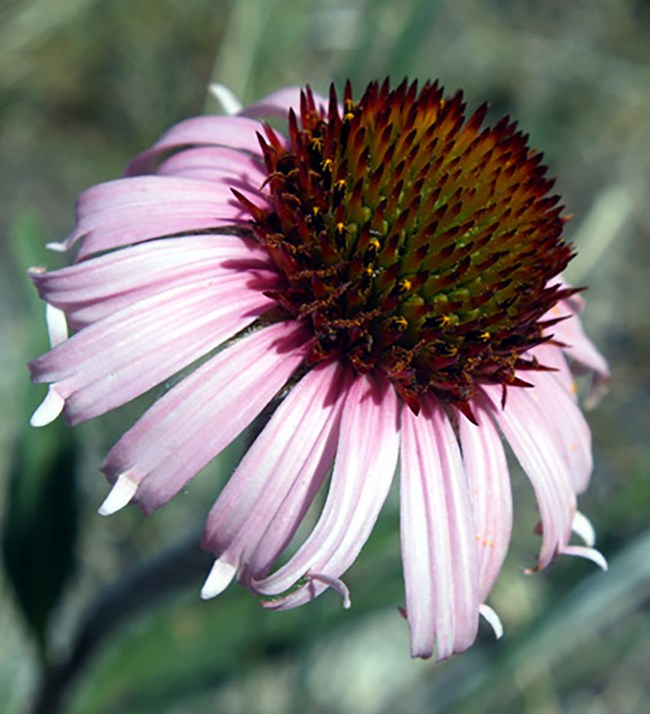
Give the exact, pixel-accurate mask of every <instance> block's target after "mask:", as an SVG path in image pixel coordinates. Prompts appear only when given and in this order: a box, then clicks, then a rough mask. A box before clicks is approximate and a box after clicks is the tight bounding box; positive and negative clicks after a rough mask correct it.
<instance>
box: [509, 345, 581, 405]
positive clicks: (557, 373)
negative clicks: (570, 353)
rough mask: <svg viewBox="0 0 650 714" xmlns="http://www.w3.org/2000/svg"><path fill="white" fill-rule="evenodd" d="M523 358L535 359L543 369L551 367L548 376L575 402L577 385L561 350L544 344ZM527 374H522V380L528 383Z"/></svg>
mask: <svg viewBox="0 0 650 714" xmlns="http://www.w3.org/2000/svg"><path fill="white" fill-rule="evenodd" d="M524 356H525V357H535V358H536V359H537V360H538V362H539V363H540V364H541V365H543V366H544V367H551V368H552V369H553V370H554V371H552V372H550V374H552V375H553V377H554V378H555V379H556V380H557V381H558V382H559V383H560V384H561V385H562V388H563V389H564V390H565V391H566V392H567V394H569V395H571V398H572V399H573V401H577V398H578V394H577V392H578V390H577V385H576V383H575V380H574V378H573V373H572V372H571V369H570V368H569V365H568V363H567V359H566V357H565V356H564V352H563V350H562V349H560V348H559V347H557V346H556V345H553V344H550V343H548V342H545V343H543V344H541V345H538V346H537V347H535V348H534V349H532V350H530V351H529V352H527V353H526V354H525V355H524ZM529 374H530V372H526V373H525V374H522V378H523V379H524V380H526V381H529V380H528V375H529Z"/></svg>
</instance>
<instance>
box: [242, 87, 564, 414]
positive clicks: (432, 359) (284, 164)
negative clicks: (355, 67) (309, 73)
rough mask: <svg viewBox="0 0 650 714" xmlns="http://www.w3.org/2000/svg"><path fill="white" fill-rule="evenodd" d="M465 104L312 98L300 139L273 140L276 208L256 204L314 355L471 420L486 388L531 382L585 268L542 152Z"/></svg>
mask: <svg viewBox="0 0 650 714" xmlns="http://www.w3.org/2000/svg"><path fill="white" fill-rule="evenodd" d="M464 110H465V105H464V103H463V98H462V93H461V92H458V93H457V94H455V95H454V96H453V97H450V98H443V90H442V88H441V87H439V85H438V84H437V83H434V84H429V83H427V84H425V85H424V87H423V88H422V89H421V90H420V91H419V92H418V90H417V84H416V83H415V82H414V83H413V84H411V85H410V86H409V85H408V84H407V83H406V81H404V82H403V83H402V84H401V85H400V86H399V87H397V89H393V90H391V89H390V86H389V83H388V81H385V82H384V83H383V84H382V85H381V86H379V84H378V83H372V84H370V85H369V86H368V88H367V89H366V91H365V93H364V95H363V97H362V98H361V100H360V101H358V102H354V101H353V99H352V92H351V88H350V85H349V83H348V84H347V86H346V88H345V94H344V101H343V106H342V107H340V106H339V103H338V101H337V97H336V93H335V90H334V88H332V89H331V90H330V101H329V107H327V108H324V107H319V106H316V105H315V102H314V98H313V95H312V93H311V91H310V90H309V88H307V89H306V90H305V91H304V92H303V94H302V102H301V109H300V116H299V117H297V116H296V115H295V114H294V113H293V112H292V113H291V114H290V117H289V128H288V141H287V142H284V141H283V140H281V139H280V138H279V137H278V136H277V135H276V134H275V132H274V131H273V130H272V129H271V128H267V129H266V137H260V142H261V145H262V149H263V153H264V157H265V161H266V166H267V169H268V179H267V181H268V184H269V188H270V191H271V197H272V199H271V208H270V209H269V210H266V211H264V210H260V209H258V208H256V207H254V206H252V205H251V204H249V203H248V202H246V201H245V199H243V197H241V196H240V200H242V203H244V205H245V206H246V207H247V208H248V209H249V210H250V212H251V214H252V217H253V229H254V232H255V234H256V236H257V237H258V239H259V241H260V242H261V243H262V244H263V245H264V246H265V247H266V248H267V249H268V251H269V253H270V254H271V256H272V258H273V260H274V262H275V264H276V266H277V267H278V269H279V271H280V272H281V274H283V275H284V276H285V277H286V284H285V286H284V287H283V288H282V289H281V290H278V291H276V292H274V293H273V297H274V298H275V299H276V300H277V301H278V302H279V303H280V304H281V305H282V306H283V307H284V308H285V309H286V310H287V311H288V312H289V313H290V314H291V315H292V316H293V317H295V318H304V319H306V320H309V321H310V322H311V325H312V327H313V334H314V337H313V341H312V344H311V349H310V353H309V357H308V361H309V362H310V363H312V364H313V363H316V362H319V361H321V360H324V359H326V358H328V357H330V356H332V355H337V356H338V357H340V358H341V357H343V358H346V359H347V360H348V361H349V362H350V363H351V364H352V365H353V366H354V368H355V369H356V371H357V372H358V373H360V374H363V373H365V372H368V371H370V370H373V369H376V368H379V369H381V370H382V371H383V372H384V374H385V375H386V376H387V377H388V378H389V379H390V380H391V381H392V382H393V384H394V386H395V388H396V390H397V391H398V392H399V393H400V394H401V396H402V397H403V398H404V399H405V400H406V402H407V403H408V404H409V405H410V406H411V408H412V409H413V410H414V411H415V412H417V411H418V410H419V402H420V395H421V394H423V393H426V392H433V393H435V394H436V396H437V397H438V398H440V399H443V400H444V401H445V402H446V403H449V404H453V405H455V406H456V407H458V408H459V409H461V410H462V411H464V412H465V413H466V414H468V416H470V418H471V413H470V411H469V406H468V404H467V403H468V400H469V399H471V397H472V396H473V395H474V393H475V389H476V384H477V383H481V382H483V383H501V384H503V385H504V386H509V385H511V386H524V385H525V384H526V383H525V382H522V381H521V380H520V379H518V378H517V377H516V376H515V370H516V369H522V368H528V369H539V368H541V367H540V365H538V364H536V363H533V362H531V361H529V360H526V358H525V357H522V354H523V353H524V352H526V351H527V350H529V349H530V348H532V347H534V346H535V345H537V344H539V343H540V342H542V341H543V340H544V339H545V338H544V337H543V335H542V330H543V327H544V325H543V324H542V323H541V322H540V320H541V318H542V316H543V315H544V314H545V313H546V312H547V311H548V310H549V309H550V308H551V307H552V306H553V305H554V304H555V303H556V302H557V301H558V300H559V299H560V298H563V297H566V296H567V295H568V294H570V292H571V291H569V290H564V289H560V288H557V287H553V288H551V287H548V286H547V285H548V282H549V280H550V279H551V278H553V277H554V276H556V275H558V273H560V272H561V271H562V270H563V269H564V267H565V266H566V264H567V263H568V261H569V260H570V259H571V257H572V250H571V247H570V246H569V245H567V244H566V243H565V242H564V240H563V239H562V236H561V233H562V227H563V223H564V221H563V218H562V217H561V215H560V214H561V210H562V207H560V206H558V205H557V203H558V196H554V195H553V196H549V195H548V193H549V190H550V189H551V187H552V185H553V181H552V180H549V179H548V178H546V177H545V174H546V168H545V167H544V166H543V165H542V164H541V159H542V155H541V154H540V153H536V152H534V151H532V150H531V149H530V148H529V147H528V143H527V136H526V135H524V134H523V133H522V132H520V131H518V130H517V128H516V124H515V123H514V122H510V121H509V119H508V118H504V119H502V120H501V121H499V122H498V123H497V124H496V125H495V126H494V127H492V128H485V129H483V130H481V125H482V122H483V119H484V116H485V114H486V110H487V107H486V105H483V106H482V107H480V108H479V109H478V110H477V111H476V112H474V114H472V116H471V117H470V118H469V119H465V114H464Z"/></svg>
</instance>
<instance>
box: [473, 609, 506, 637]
mask: <svg viewBox="0 0 650 714" xmlns="http://www.w3.org/2000/svg"><path fill="white" fill-rule="evenodd" d="M478 612H479V615H481V617H482V618H483V619H484V620H485V621H486V622H487V623H488V625H490V627H491V628H492V630H493V631H494V636H495V638H496V639H497V640H500V639H501V638H502V637H503V623H502V622H501V618H500V617H499V616H498V615H497V614H496V612H495V611H494V610H493V609H492V608H491V607H490V606H489V605H486V604H485V603H483V604H482V605H479V607H478Z"/></svg>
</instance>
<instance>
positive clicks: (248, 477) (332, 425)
mask: <svg viewBox="0 0 650 714" xmlns="http://www.w3.org/2000/svg"><path fill="white" fill-rule="evenodd" d="M348 384H349V379H348V375H347V370H344V369H343V368H342V367H341V366H340V364H338V363H336V362H334V363H330V364H326V365H324V366H321V367H317V368H315V369H313V370H312V371H310V372H308V373H307V374H306V375H305V376H304V377H303V378H302V379H301V381H300V382H298V384H297V385H296V386H295V387H293V389H292V390H291V392H289V394H288V395H287V397H286V398H285V399H284V400H283V402H282V403H281V404H280V406H279V407H278V409H277V410H276V411H275V413H274V415H273V417H272V418H271V420H270V421H269V423H268V425H267V426H266V427H265V428H264V430H263V431H262V433H261V434H260V435H259V436H258V437H257V439H256V440H255V443H254V444H253V445H252V446H251V448H250V449H249V450H248V452H247V453H246V455H245V456H244V458H243V459H242V461H241V463H240V464H239V466H238V467H237V469H236V470H235V472H234V474H233V475H232V476H231V478H230V479H229V481H228V483H227V484H226V486H225V487H224V489H223V491H222V492H221V494H220V496H219V498H218V499H217V501H216V503H215V504H214V506H213V508H212V510H211V511H210V514H209V515H208V520H207V523H206V527H205V530H204V533H203V539H202V543H203V547H204V548H205V549H206V550H209V551H211V552H213V553H215V554H216V555H217V556H218V560H220V561H222V562H227V563H229V564H230V565H232V566H233V567H234V569H235V570H236V571H241V569H242V568H247V566H249V563H250V558H251V555H252V554H253V553H254V552H255V551H256V550H257V549H258V548H259V547H260V545H261V544H264V545H265V546H266V550H268V549H269V546H270V545H271V544H270V543H269V542H268V541H273V545H272V547H271V548H270V549H271V562H273V560H275V558H276V557H277V556H278V555H279V554H280V552H282V550H283V549H284V547H285V545H286V542H287V541H288V540H289V539H290V538H291V536H292V535H293V532H294V531H295V529H296V528H297V527H298V525H299V523H300V520H301V515H304V510H305V509H306V508H307V507H308V506H309V503H310V502H311V498H313V496H314V495H315V492H316V491H317V490H318V487H319V486H320V483H321V482H322V480H323V478H324V476H325V474H326V473H327V471H328V469H329V467H330V466H331V464H332V461H333V459H334V453H335V448H336V439H337V437H338V422H339V415H340V407H341V403H342V402H343V401H344V400H345V396H346V394H347V385H348ZM299 494H301V495H302V503H301V504H300V506H302V508H301V507H298V508H297V509H295V510H294V512H293V513H292V514H291V516H293V517H290V516H288V514H287V513H286V508H285V512H284V513H283V514H282V517H278V516H279V513H280V510H281V509H282V508H283V507H284V501H285V500H286V499H290V500H295V499H296V498H297V497H298V495H299ZM301 512H302V513H301ZM276 521H279V522H278V524H277V527H275V526H273V525H272V524H274V523H275V522H276ZM223 570H224V569H223V566H220V567H219V569H218V572H219V573H221V572H223ZM249 570H252V571H253V572H255V573H258V574H260V573H261V574H262V575H265V574H266V572H265V571H260V570H259V568H258V567H257V565H255V566H253V567H252V568H249ZM250 577H251V576H250V574H249V575H248V579H249V578H250ZM220 582H221V581H220ZM216 594H217V592H215V591H214V588H211V587H209V583H208V585H207V586H206V587H204V590H203V596H204V597H207V596H208V595H209V596H213V595H216Z"/></svg>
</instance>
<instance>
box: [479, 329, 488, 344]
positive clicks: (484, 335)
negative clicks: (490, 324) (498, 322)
mask: <svg viewBox="0 0 650 714" xmlns="http://www.w3.org/2000/svg"><path fill="white" fill-rule="evenodd" d="M481 339H482V340H485V341H486V342H487V341H488V340H489V339H490V333H489V332H488V331H487V330H486V331H485V332H482V333H481Z"/></svg>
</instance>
